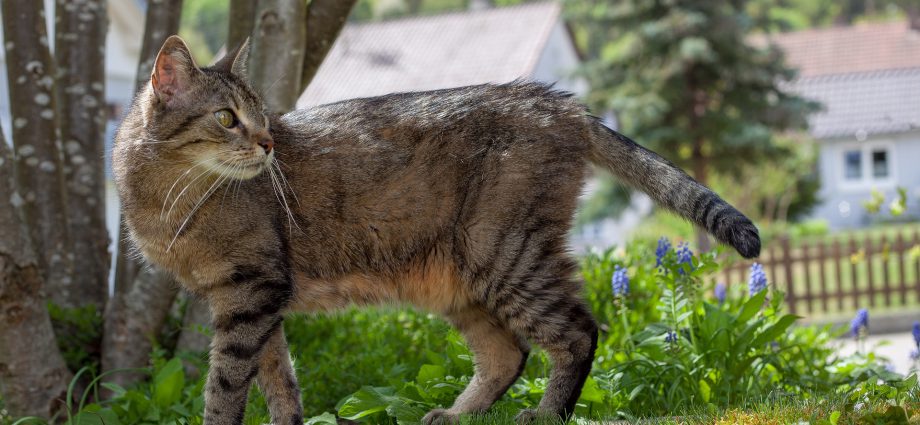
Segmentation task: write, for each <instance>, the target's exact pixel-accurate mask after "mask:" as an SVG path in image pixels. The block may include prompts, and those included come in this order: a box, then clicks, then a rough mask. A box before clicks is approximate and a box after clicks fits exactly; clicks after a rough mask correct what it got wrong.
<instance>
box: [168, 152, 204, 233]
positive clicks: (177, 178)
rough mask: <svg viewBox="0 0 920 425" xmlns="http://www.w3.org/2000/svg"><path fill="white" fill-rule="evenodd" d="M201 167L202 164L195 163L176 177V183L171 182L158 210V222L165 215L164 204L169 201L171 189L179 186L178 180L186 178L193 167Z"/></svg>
mask: <svg viewBox="0 0 920 425" xmlns="http://www.w3.org/2000/svg"><path fill="white" fill-rule="evenodd" d="M201 165H203V164H201V163H195V164H194V165H192V166H191V167H189V169H188V170H185V172H184V173H182V174H179V177H176V181H175V182H173V184H172V186H170V187H169V191H167V192H166V196H165V197H163V206H162V207H161V208H160V220H163V215H164V214H165V213H166V203H167V202H168V201H169V195H172V191H173V189H175V188H176V185H177V184H179V180H182V178H183V177H185V176H188V175H189V173H191V172H192V170H194V169H195V167H199V166H201ZM177 197H178V195H177Z"/></svg>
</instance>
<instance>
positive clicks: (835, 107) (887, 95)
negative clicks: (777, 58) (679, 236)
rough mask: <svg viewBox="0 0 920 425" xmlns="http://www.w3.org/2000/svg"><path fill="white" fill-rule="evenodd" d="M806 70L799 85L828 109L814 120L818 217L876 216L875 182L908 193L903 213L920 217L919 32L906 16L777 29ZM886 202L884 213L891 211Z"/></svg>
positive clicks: (834, 220)
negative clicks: (870, 208)
mask: <svg viewBox="0 0 920 425" xmlns="http://www.w3.org/2000/svg"><path fill="white" fill-rule="evenodd" d="M773 41H775V42H777V43H778V44H779V45H780V47H782V48H783V49H784V50H785V51H786V54H787V60H788V62H789V64H790V65H792V66H795V67H797V68H799V69H800V74H799V78H798V79H797V80H796V81H795V83H794V86H793V88H794V90H795V91H796V92H798V93H799V94H800V95H802V96H804V97H807V98H810V99H813V100H817V101H819V102H821V103H822V104H823V105H824V110H823V111H822V112H820V113H818V114H815V115H813V116H812V117H811V118H810V120H809V130H810V132H811V134H812V136H814V137H815V138H816V139H818V141H819V143H820V156H819V160H818V169H819V173H820V178H821V190H820V194H819V197H820V200H821V204H820V205H819V206H818V207H817V208H816V209H815V211H814V212H813V216H815V217H818V218H823V219H826V220H828V222H829V223H830V225H831V227H833V228H848V227H859V226H864V225H867V224H869V223H870V222H871V221H872V220H873V218H872V216H871V215H870V214H869V213H868V212H867V211H866V210H865V208H864V207H863V206H862V203H863V201H866V200H869V199H870V197H871V191H872V190H873V189H876V190H879V191H881V192H882V193H884V194H885V197H886V199H887V200H892V199H894V198H895V194H896V188H898V187H903V188H905V189H907V192H908V204H907V210H906V211H905V216H908V217H913V218H918V217H920V31H918V29H916V28H914V29H912V28H910V27H909V25H908V24H907V22H905V21H895V22H886V23H869V24H860V25H855V26H849V27H834V28H826V29H816V30H807V31H798V32H792V33H787V34H781V35H778V36H775V37H774V38H773ZM887 209H888V205H887V202H886V205H885V206H884V208H883V211H882V216H887V217H890V215H888V214H887Z"/></svg>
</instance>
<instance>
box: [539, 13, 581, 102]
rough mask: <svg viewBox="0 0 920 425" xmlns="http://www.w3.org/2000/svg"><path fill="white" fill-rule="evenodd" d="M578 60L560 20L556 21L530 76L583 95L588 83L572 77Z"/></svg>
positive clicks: (578, 62) (578, 63)
mask: <svg viewBox="0 0 920 425" xmlns="http://www.w3.org/2000/svg"><path fill="white" fill-rule="evenodd" d="M579 65H580V61H579V59H578V54H577V53H576V51H575V47H574V46H573V45H572V40H571V37H570V36H569V34H568V30H567V29H566V28H565V24H564V23H563V22H562V20H559V21H558V22H556V24H555V25H554V26H553V29H552V32H551V33H550V36H549V38H548V39H547V41H546V46H545V47H544V48H543V52H542V53H541V54H540V59H539V60H538V61H537V64H536V66H535V67H534V70H533V74H532V75H531V77H532V78H533V79H534V80H537V81H544V82H556V87H557V88H559V89H562V90H567V91H570V92H572V93H575V94H577V95H578V96H580V97H584V96H585V95H587V94H588V83H587V82H586V81H585V80H584V79H583V78H575V77H573V73H574V72H575V71H576V70H577V69H578V66H579Z"/></svg>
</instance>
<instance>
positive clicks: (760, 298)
mask: <svg viewBox="0 0 920 425" xmlns="http://www.w3.org/2000/svg"><path fill="white" fill-rule="evenodd" d="M766 298H767V291H766V290H764V291H760V292H758V293H756V294H754V296H753V297H751V298H750V299H748V300H747V301H746V302H745V303H744V305H743V306H741V312H740V313H738V317H736V318H735V323H744V322H747V321H748V320H750V319H751V318H752V317H754V315H755V314H757V312H758V311H760V308H761V307H763V302H764V300H765V299H766Z"/></svg>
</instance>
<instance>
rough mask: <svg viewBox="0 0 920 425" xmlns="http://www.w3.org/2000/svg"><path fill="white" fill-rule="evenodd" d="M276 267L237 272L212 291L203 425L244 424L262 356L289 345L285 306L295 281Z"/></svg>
mask: <svg viewBox="0 0 920 425" xmlns="http://www.w3.org/2000/svg"><path fill="white" fill-rule="evenodd" d="M276 272H277V271H276V270H275V271H271V270H270V269H269V270H266V272H265V273H252V272H251V271H249V272H244V273H236V274H235V275H234V277H233V278H231V279H230V282H229V283H228V284H226V285H223V286H221V287H219V288H215V289H213V290H212V291H211V293H210V294H208V298H209V304H210V307H211V314H212V322H213V325H214V338H213V340H212V342H211V356H210V360H209V364H210V368H209V370H208V378H207V383H206V386H205V412H204V423H205V425H241V424H242V423H243V415H244V414H245V410H246V400H247V396H248V394H249V387H250V386H251V384H252V381H253V378H255V377H256V375H258V374H259V368H260V365H262V364H264V362H263V359H265V358H266V357H265V356H266V355H269V354H270V356H269V357H272V356H276V355H277V354H278V352H277V350H278V349H279V348H280V347H278V345H279V344H281V345H282V346H283V347H286V345H284V338H283V334H282V328H281V323H282V320H283V319H282V316H281V310H282V308H284V306H285V305H286V304H287V302H288V300H289V299H290V294H291V283H290V280H289V279H287V278H285V277H284V276H283V275H281V276H273V275H274V274H276ZM279 338H280V339H279ZM288 367H290V366H288ZM266 372H267V373H272V371H266ZM295 382H296V381H295ZM272 413H273V414H274V413H275V410H272ZM295 413H299V412H292V413H291V414H288V415H287V416H288V417H287V418H284V419H283V421H282V422H276V423H280V424H288V423H291V420H292V416H293V415H294V414H295ZM301 416H302V414H299V415H298V419H299V418H300V417H301ZM275 419H276V420H278V419H279V418H275Z"/></svg>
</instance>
